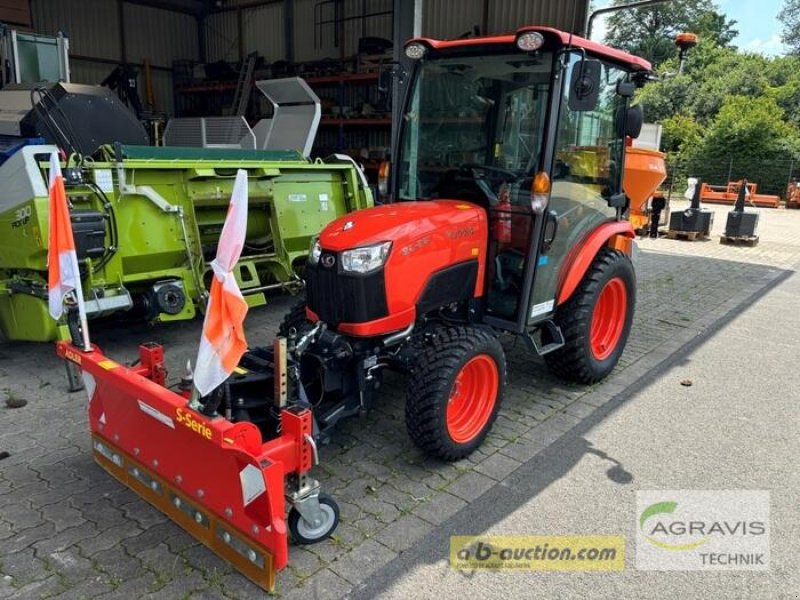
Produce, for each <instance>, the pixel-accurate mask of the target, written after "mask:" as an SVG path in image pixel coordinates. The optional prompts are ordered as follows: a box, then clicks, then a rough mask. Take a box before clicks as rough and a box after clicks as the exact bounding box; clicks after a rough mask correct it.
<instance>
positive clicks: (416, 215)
mask: <svg viewBox="0 0 800 600" xmlns="http://www.w3.org/2000/svg"><path fill="white" fill-rule="evenodd" d="M485 230H486V213H485V212H484V211H483V210H482V209H481V208H479V207H477V206H475V205H474V204H470V203H468V202H462V201H455V200H429V201H423V202H397V203H394V204H387V205H384V206H376V207H374V208H367V209H364V210H359V211H357V212H354V213H351V214H349V215H345V216H344V217H341V218H339V219H336V220H335V221H332V222H331V223H330V224H329V225H328V226H327V227H325V229H323V230H322V233H321V234H320V245H321V246H322V247H323V248H325V249H326V250H332V251H334V252H340V251H342V250H348V249H352V248H359V247H362V246H369V245H371V244H378V243H380V242H393V244H392V245H393V252H394V251H402V250H404V249H405V248H406V247H407V245H408V244H410V243H412V242H414V241H416V240H426V239H428V240H430V239H431V238H432V237H435V238H440V237H441V238H445V239H450V240H458V239H464V238H472V237H474V236H476V235H478V236H480V233H481V232H483V231H485ZM484 235H485V234H484ZM484 239H485V238H484Z"/></svg>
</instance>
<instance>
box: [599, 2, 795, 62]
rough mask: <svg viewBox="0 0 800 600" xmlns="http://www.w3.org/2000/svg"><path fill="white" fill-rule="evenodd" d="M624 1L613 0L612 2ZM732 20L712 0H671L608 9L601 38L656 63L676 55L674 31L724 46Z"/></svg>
mask: <svg viewBox="0 0 800 600" xmlns="http://www.w3.org/2000/svg"><path fill="white" fill-rule="evenodd" d="M628 1H629V0H614V6H623V5H625V4H628ZM799 1H800V0H799ZM735 24H736V22H735V21H731V20H728V19H727V18H726V17H725V16H724V15H722V14H720V13H719V12H718V11H717V8H716V5H715V4H714V2H713V0H672V1H671V2H666V3H664V4H659V5H655V6H652V7H649V8H637V9H630V10H621V11H619V12H617V13H612V14H611V15H610V16H609V18H608V31H607V34H606V38H605V42H606V43H607V44H609V45H611V46H614V47H616V48H621V49H623V50H627V51H628V52H631V53H633V54H636V55H637V56H641V57H643V58H646V59H647V60H649V61H650V62H652V63H653V64H655V65H658V64H660V63H662V62H664V61H665V60H668V59H669V58H672V57H674V56H676V55H677V52H678V50H677V47H676V46H675V43H674V41H675V36H676V35H677V34H678V33H681V32H685V31H688V32H692V33H696V34H698V35H699V36H700V37H701V39H703V38H707V39H708V40H710V41H712V42H713V44H714V45H716V46H727V45H729V44H730V43H731V41H732V40H733V38H735V37H736V35H737V33H738V32H737V31H736V30H735V29H734V26H735Z"/></svg>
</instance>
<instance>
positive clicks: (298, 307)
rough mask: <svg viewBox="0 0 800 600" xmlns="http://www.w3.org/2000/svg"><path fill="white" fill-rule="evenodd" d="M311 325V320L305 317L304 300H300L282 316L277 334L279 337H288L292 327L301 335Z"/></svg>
mask: <svg viewBox="0 0 800 600" xmlns="http://www.w3.org/2000/svg"><path fill="white" fill-rule="evenodd" d="M311 327H312V323H311V321H309V320H308V319H307V318H306V303H305V300H301V301H300V302H296V303H295V304H293V305H292V308H290V309H289V312H288V313H286V315H285V316H284V317H283V320H282V321H281V324H280V325H279V326H278V335H279V336H280V337H289V333H290V332H291V330H292V329H294V331H295V333H296V334H297V335H303V333H305V332H306V331H308V330H309V329H311Z"/></svg>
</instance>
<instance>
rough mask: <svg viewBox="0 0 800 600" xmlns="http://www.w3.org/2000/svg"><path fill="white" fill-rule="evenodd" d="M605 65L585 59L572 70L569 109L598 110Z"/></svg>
mask: <svg viewBox="0 0 800 600" xmlns="http://www.w3.org/2000/svg"><path fill="white" fill-rule="evenodd" d="M602 70H603V63H601V62H600V61H599V60H592V59H588V58H584V59H582V60H581V61H579V62H578V63H576V64H575V66H574V67H573V68H572V81H571V83H570V86H569V109H570V110H572V111H590V110H595V109H596V108H597V102H598V100H599V99H600V74H601V72H602Z"/></svg>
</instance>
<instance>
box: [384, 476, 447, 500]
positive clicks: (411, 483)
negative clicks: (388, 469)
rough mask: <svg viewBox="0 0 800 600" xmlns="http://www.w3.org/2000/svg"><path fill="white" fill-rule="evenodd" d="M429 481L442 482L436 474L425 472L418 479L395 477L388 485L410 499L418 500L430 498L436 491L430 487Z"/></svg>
mask: <svg viewBox="0 0 800 600" xmlns="http://www.w3.org/2000/svg"><path fill="white" fill-rule="evenodd" d="M431 480H433V481H434V482H439V481H444V479H443V478H442V477H440V476H439V475H438V474H436V473H430V472H429V471H427V470H425V475H424V476H423V477H421V478H419V479H411V478H410V477H406V476H404V475H396V476H394V477H393V478H392V480H391V481H390V482H389V485H391V487H393V488H395V489H396V490H400V491H401V492H405V493H406V494H408V495H409V496H410V497H411V498H412V499H418V498H425V497H426V496H430V495H431V494H432V493H433V492H434V491H435V490H436V488H435V487H432V486H431V485H430V481H431Z"/></svg>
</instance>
